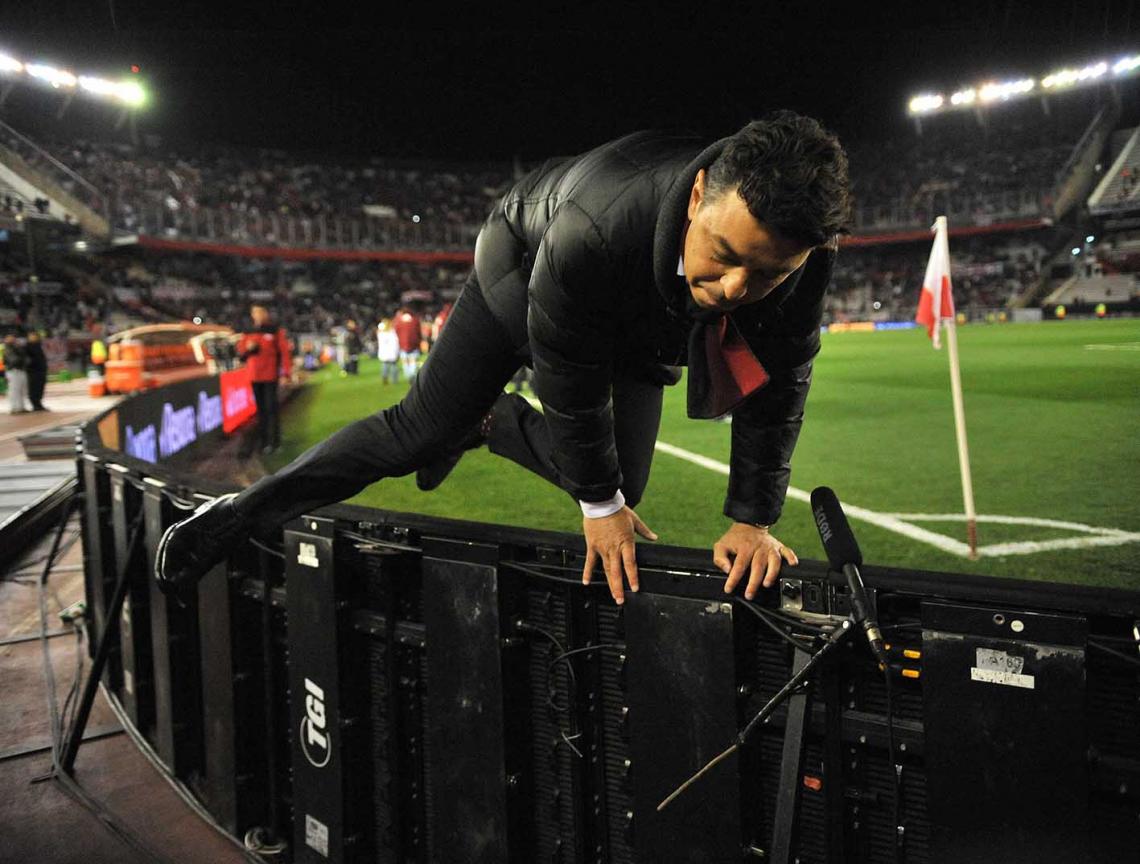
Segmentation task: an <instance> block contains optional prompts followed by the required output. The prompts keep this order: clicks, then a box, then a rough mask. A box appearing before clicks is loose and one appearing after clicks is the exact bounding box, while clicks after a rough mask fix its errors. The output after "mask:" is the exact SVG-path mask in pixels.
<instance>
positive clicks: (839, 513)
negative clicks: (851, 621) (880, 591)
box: [811, 486, 890, 669]
mask: <svg viewBox="0 0 1140 864" xmlns="http://www.w3.org/2000/svg"><path fill="white" fill-rule="evenodd" d="M811 512H812V515H813V516H814V517H815V526H816V528H818V529H819V539H820V540H822V541H823V551H824V552H825V553H826V554H827V561H828V563H829V564H830V565H831V569H832V570H837V571H840V572H842V573H843V575H844V576H845V577H846V578H847V587H848V589H849V590H850V591H851V610H852V612H853V613H854V616H855V622H856V623H857V624H859V625H860V626H861V627H862V628H863V632H864V633H865V634H866V636H867V642H868V643H869V644H870V646H871V653H872V654H874V655H875V659H876V660H878V661H879V665H880V666H882V667H883V668H884V669H886V668H887V665H888V663H889V662H890V661H889V659H888V657H887V652H886V649H885V648H883V634H882V631H881V630H879V622H878V621H876V620H875V613H874V610H873V609H872V608H871V604H870V603H869V602H868V600H867V589H866V587H865V586H864V585H863V577H862V576H861V575H859V566H860V565H861V564H862V563H863V554H862V553H861V552H860V551H859V544H858V543H856V542H855V535H854V534H852V533H851V526H850V525H848V524H847V517H846V516H844V515H843V508H842V507H840V506H839V499H838V498H837V497H836V496H835V493H834V492H832V491H831V490H830V489H829V488H827V487H826V486H819V487H818V488H816V489H813V490H812V493H811Z"/></svg>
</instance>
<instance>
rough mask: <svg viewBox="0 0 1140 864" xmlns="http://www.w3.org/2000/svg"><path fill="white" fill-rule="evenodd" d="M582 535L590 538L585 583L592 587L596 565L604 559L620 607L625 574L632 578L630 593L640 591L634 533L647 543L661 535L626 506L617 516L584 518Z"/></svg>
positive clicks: (630, 580) (623, 595) (608, 580)
mask: <svg viewBox="0 0 1140 864" xmlns="http://www.w3.org/2000/svg"><path fill="white" fill-rule="evenodd" d="M582 533H583V534H584V535H585V536H586V566H585V567H584V568H583V569H582V584H584V585H589V584H590V579H591V577H592V576H593V575H594V566H595V565H596V564H597V563H598V560H599V559H600V560H601V562H602V566H604V567H605V569H606V581H607V582H609V584H610V593H611V594H612V595H613V597H614V600H615V601H616V602H617V603H618V604H621V603H624V602H625V588H624V584H623V580H622V573H623V572H624V573H625V575H626V576H627V577H628V578H629V588H630V590H631V591H636V590H637V589H638V583H637V552H636V550H635V548H634V547H635V541H634V534H635V533H637V534H640V535H641V536H642V537H644V538H645V539H646V540H656V539H657V535H656V534H655V533H654V532H653V531H652V530H650V528H649V526H648V525H646V524H645V523H644V522H642V521H641V518H640V517H639V516H638V515H637V514H636V513H634V512H633V510H632V509H631V508H630V507H623V508H622V509H621V510H618V511H617V512H616V513H613V514H611V515H609V516H603V517H601V518H599V519H591V518H589V517H588V516H587V517H584V518H583V519H582Z"/></svg>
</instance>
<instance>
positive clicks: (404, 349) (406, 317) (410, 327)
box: [392, 306, 420, 383]
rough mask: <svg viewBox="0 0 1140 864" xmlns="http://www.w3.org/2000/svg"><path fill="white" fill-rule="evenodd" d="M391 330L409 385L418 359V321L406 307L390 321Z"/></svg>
mask: <svg viewBox="0 0 1140 864" xmlns="http://www.w3.org/2000/svg"><path fill="white" fill-rule="evenodd" d="M392 329H393V330H395V331H396V338H397V339H398V340H399V342H400V361H401V362H402V363H403V365H404V377H405V378H407V379H408V382H409V383H410V382H411V380H412V379H413V378H415V377H416V366H417V364H418V363H419V359H420V319H419V318H417V317H416V316H415V315H413V314H412V312H411V310H410V309H408V308H407V307H406V306H404V307H401V309H400V311H399V312H397V313H396V317H395V318H394V319H393V320H392Z"/></svg>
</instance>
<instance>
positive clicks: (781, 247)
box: [683, 169, 813, 312]
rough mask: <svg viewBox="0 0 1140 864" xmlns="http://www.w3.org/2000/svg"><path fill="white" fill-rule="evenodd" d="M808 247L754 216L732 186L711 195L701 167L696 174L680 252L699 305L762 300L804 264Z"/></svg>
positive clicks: (721, 305)
mask: <svg viewBox="0 0 1140 864" xmlns="http://www.w3.org/2000/svg"><path fill="white" fill-rule="evenodd" d="M812 248H813V247H811V246H803V245H801V244H799V243H797V242H795V241H793V240H790V239H789V238H788V237H785V236H784V235H783V234H781V233H780V232H778V231H776V230H775V229H774V228H769V227H767V226H766V225H765V224H764V223H763V222H760V221H758V220H757V219H756V217H755V216H753V215H752V214H751V213H749V212H748V205H747V204H745V203H744V199H743V198H741V197H740V195H739V194H738V193H737V192H735V191H733V192H726V193H725V194H723V195H721V196H720V197H719V198H716V199H710V198H709V197H708V196H707V195H706V194H705V171H704V170H703V169H702V170H701V171H699V172H698V173H697V178H696V180H694V181H693V190H692V192H691V193H690V195H689V230H688V232H687V233H686V235H685V248H684V252H683V257H684V263H685V280H686V281H687V282H688V283H689V292H690V293H691V294H692V295H693V300H694V301H695V302H696V304H697V305H698V306H700V307H702V308H704V309H719V310H721V311H725V312H727V311H729V310H730V309H735V308H736V307H737V306H744V305H745V304H748V303H755V302H757V301H758V300H763V299H764V298H765V297H767V296H768V295H769V294H771V293H772V292H773V291H774V290H776V288H777V287H779V285H780V283H781V282H783V281H784V280H785V279H787V278H788V276H790V275H791V274H792V273H793V272H795V271H796V270H797V269H799V268H800V267H801V266H802V265H803V263H804V261H806V260H807V257H808V255H809V254H810V253H811V251H812Z"/></svg>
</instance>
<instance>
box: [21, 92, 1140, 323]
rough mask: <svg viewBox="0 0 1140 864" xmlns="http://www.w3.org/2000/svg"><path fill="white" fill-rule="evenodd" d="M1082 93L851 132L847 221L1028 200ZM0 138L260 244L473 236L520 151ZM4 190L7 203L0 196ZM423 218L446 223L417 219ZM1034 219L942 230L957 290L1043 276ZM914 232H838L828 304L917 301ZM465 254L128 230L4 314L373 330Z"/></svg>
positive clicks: (70, 185) (52, 170)
mask: <svg viewBox="0 0 1140 864" xmlns="http://www.w3.org/2000/svg"><path fill="white" fill-rule="evenodd" d="M1031 109H1032V110H1031ZM1034 111H1035V112H1036V113H1033V112H1034ZM1094 111H1095V106H1093V105H1091V104H1090V105H1087V106H1082V107H1081V108H1079V109H1078V108H1075V107H1074V106H1073V105H1071V104H1070V105H1069V106H1068V107H1066V108H1064V109H1063V110H1057V111H1055V112H1054V113H1053V114H1052V115H1043V114H1042V113H1041V111H1040V109H1039V107H1036V108H1035V107H1033V106H1032V105H1029V104H1028V103H1027V105H1026V106H1022V108H1020V109H1016V110H1014V109H1012V108H1011V109H1010V110H1007V111H1004V112H1002V113H1001V114H998V113H997V112H994V113H993V114H992V115H990V117H989V118H988V119H987V121H986V125H980V124H979V122H978V120H977V118H976V117H975V116H974V115H973V114H971V113H970V112H960V113H958V114H954V115H948V116H944V117H937V118H930V119H929V120H924V122H923V128H922V130H921V134H920V132H919V131H918V130H910V131H908V132H907V134H901V135H894V134H892V135H887V136H886V137H885V138H884V140H882V141H873V140H868V141H867V142H859V143H858V144H852V143H851V142H848V144H849V146H848V149H849V151H850V156H851V165H852V177H853V182H854V187H855V195H856V203H857V206H858V208H859V210H858V213H859V219H860V220H861V221H860V222H859V223H857V224H856V226H855V233H856V234H859V233H878V232H879V231H885V230H891V229H900V228H904V227H910V228H914V227H920V228H925V227H928V226H929V224H930V222H931V221H932V220H933V217H934V215H936V214H938V213H947V212H949V213H952V214H953V213H957V214H958V215H957V217H955V219H954V220H952V225H955V224H956V225H959V226H960V225H962V224H963V223H964V222H966V221H968V222H973V223H975V224H987V223H988V222H992V221H995V220H998V219H1005V218H1011V217H1016V216H1019V215H1021V216H1029V215H1033V216H1037V215H1042V214H1043V212H1044V211H1043V210H1042V207H1043V206H1047V204H1048V196H1049V194H1050V193H1051V191H1052V189H1053V188H1054V186H1055V183H1056V180H1057V178H1058V172H1059V171H1060V169H1061V168H1062V167H1063V166H1064V165H1065V163H1066V161H1067V160H1068V159H1069V158H1070V156H1071V155H1072V152H1073V148H1074V145H1075V143H1076V142H1077V140H1078V139H1079V138H1080V136H1081V134H1082V133H1083V131H1084V130H1085V129H1086V128H1087V126H1088V124H1089V121H1090V120H1091V119H1092V116H1093V113H1094ZM0 144H3V145H4V146H5V147H7V148H8V149H9V150H11V151H15V152H16V153H17V154H18V155H19V156H20V157H21V158H22V159H24V160H25V161H26V162H28V163H29V164H31V165H32V167H33V168H36V169H37V170H40V171H43V172H45V173H48V174H50V175H51V177H52V179H53V181H54V182H56V183H57V184H59V185H60V186H62V187H63V189H64V190H65V191H66V192H68V193H70V194H71V195H73V196H74V197H76V198H78V199H79V200H80V201H82V202H83V203H85V204H86V205H88V206H89V207H91V208H92V209H94V210H95V211H96V212H98V213H101V214H103V215H105V216H108V217H110V218H111V220H112V222H113V223H114V224H115V226H116V227H118V228H121V229H126V230H130V231H141V232H142V233H157V234H165V235H167V236H176V237H185V236H186V231H187V226H197V228H203V227H207V226H208V228H209V230H210V231H211V232H212V233H211V234H210V239H215V240H219V241H220V240H229V241H244V242H253V243H256V244H259V245H260V244H267V245H298V246H305V245H308V246H313V245H318V246H319V245H338V244H339V245H357V246H365V245H370V244H371V245H376V246H385V245H387V246H393V245H395V246H397V247H403V246H405V245H413V246H414V245H417V244H416V243H414V242H412V243H410V244H409V243H408V241H409V237H411V235H410V234H409V233H408V231H411V230H416V231H418V230H421V229H423V230H424V231H425V232H427V233H426V234H425V242H424V245H426V246H428V247H429V248H449V247H453V248H462V249H464V250H466V251H470V250H471V248H472V243H473V240H474V236H475V233H476V231H477V230H478V226H479V225H480V224H481V222H482V220H483V218H484V215H485V213H486V211H487V210H488V208H489V207H490V206H491V204H492V202H493V201H494V199H495V198H496V197H497V196H498V195H500V194H502V192H503V190H504V189H505V188H506V187H507V185H509V183H510V182H511V181H512V179H513V178H514V176H516V175H517V173H518V171H519V170H521V168H520V167H518V166H509V165H506V164H499V165H490V164H486V165H446V164H438V163H437V164H431V163H426V162H425V163H423V164H411V163H407V162H403V161H394V160H385V159H382V158H378V157H377V158H361V159H356V160H351V159H328V158H325V157H317V156H312V155H307V154H298V153H287V152H283V151H276V150H241V149H237V148H228V147H220V146H212V145H211V146H190V145H177V146H174V145H167V144H163V143H161V142H159V141H157V140H154V139H151V138H145V137H144V140H143V143H141V144H139V145H130V144H126V143H124V142H121V141H118V142H108V141H95V140H91V139H87V138H71V139H68V140H67V141H65V142H61V143H54V144H53V143H51V142H50V141H45V140H43V139H42V138H40V139H37V142H36V144H33V143H32V142H31V141H30V140H28V139H26V138H24V137H23V136H21V135H20V134H19V133H16V132H14V131H13V130H10V129H9V128H8V127H0ZM64 166H66V169H67V170H64ZM42 203H43V209H44V210H46V209H47V206H48V204H47V201H46V200H44V201H43V202H42ZM0 206H3V207H4V208H5V209H8V208H9V207H10V208H11V210H12V211H14V210H15V208H16V207H17V206H19V205H18V204H17V203H16V202H15V201H12V202H6V201H4V200H3V199H2V198H0ZM156 214H157V216H156ZM341 220H355V224H356V227H352V226H350V225H348V224H347V223H344V222H342V221H341ZM360 225H364V226H365V228H364V229H361V227H360ZM287 226H288V228H287ZM298 226H300V227H298ZM432 226H436V227H439V226H442V227H444V228H446V229H447V233H446V235H442V234H433V233H431V230H434V229H433V227H432ZM195 230H197V229H195ZM362 230H363V232H364V233H360V232H361V231H362ZM298 231H300V233H297V232H298ZM354 232H355V233H354ZM1041 233H1042V232H1032V231H1030V232H1022V233H1016V234H1009V233H1005V234H1002V235H998V236H977V237H969V238H960V239H956V240H954V242H953V243H952V245H951V249H952V255H953V258H954V274H955V286H954V289H955V297H956V299H957V303H958V308H959V310H961V311H966V312H967V314H971V311H972V310H973V311H980V310H992V309H996V308H999V307H1001V306H1003V305H1004V304H1005V303H1006V302H1007V301H1008V300H1009V298H1010V297H1012V296H1017V295H1020V294H1022V293H1024V292H1026V291H1029V290H1030V289H1032V288H1034V287H1035V286H1037V285H1038V283H1040V282H1041V280H1042V279H1043V278H1045V276H1046V275H1047V274H1045V273H1044V272H1043V270H1044V269H1045V267H1046V263H1045V262H1046V260H1047V259H1048V257H1049V254H1050V252H1051V251H1056V250H1055V249H1050V248H1048V242H1047V241H1045V240H1043V239H1042V237H1041ZM444 237H445V239H444V240H441V238H444ZM334 240H335V241H336V242H335V243H334V242H333V241H334ZM1135 246H1136V244H1133V243H1127V244H1124V245H1123V246H1122V247H1121V248H1113V249H1103V250H1099V251H1098V258H1099V259H1100V261H1101V263H1102V264H1103V267H1104V270H1105V272H1113V271H1114V270H1115V271H1120V270H1124V271H1129V272H1131V271H1135V270H1137V269H1140V266H1138V264H1137V262H1138V261H1140V252H1137V251H1136V249H1135ZM928 251H929V244H928V243H927V242H925V241H924V242H912V243H905V244H897V245H890V244H887V245H882V244H881V245H876V246H848V247H845V248H844V249H843V250H842V252H841V254H840V257H839V263H838V267H837V270H836V275H835V283H834V286H833V288H832V291H831V293H830V295H829V300H828V308H827V320H828V321H843V320H868V319H886V320H909V319H910V318H913V315H914V308H915V305H916V303H917V298H918V290H919V287H920V286H921V282H922V276H923V271H924V268H925V264H926V257H927V253H928ZM53 268H54V269H53ZM467 270H468V265H464V264H451V263H440V264H422V263H411V262H370V261H361V262H357V261H343V260H315V261H280V260H277V259H272V260H270V259H264V258H246V257H239V256H237V255H208V254H204V253H178V254H169V253H159V252H147V251H142V250H139V249H137V248H134V249H124V250H120V251H118V252H111V253H104V254H99V255H86V256H74V257H70V258H67V259H66V261H64V260H62V259H56V260H55V262H54V263H53V262H52V261H49V260H43V261H40V262H39V274H38V275H39V278H38V280H31V279H29V278H28V268H27V267H26V266H19V265H16V264H14V263H13V262H12V261H10V260H5V259H0V324H7V325H13V324H18V325H20V326H25V327H29V328H31V329H37V330H41V331H43V332H45V333H47V334H56V335H63V334H66V333H71V334H72V335H73V336H74V335H75V334H76V333H86V334H90V333H95V332H98V333H101V334H108V333H110V332H113V331H114V330H116V329H121V328H122V327H125V326H130V325H131V324H136V323H142V322H147V321H163V320H172V319H185V320H193V319H195V318H199V319H201V320H203V321H211V322H217V323H220V324H224V325H229V326H233V327H235V328H236V329H241V328H242V327H243V326H244V322H245V318H246V315H247V313H248V309H249V304H250V303H251V302H259V303H263V304H265V305H267V306H269V307H270V309H271V310H272V312H273V314H274V316H275V318H276V319H277V320H278V322H279V323H280V324H281V325H282V326H284V327H286V328H287V329H288V330H289V331H290V332H291V333H309V334H328V333H329V332H330V331H333V330H335V329H337V328H341V327H343V326H344V325H345V323H346V322H347V321H349V320H354V321H357V322H359V323H360V325H361V332H362V333H363V334H365V336H366V338H372V336H373V335H374V332H375V325H376V323H377V322H378V321H381V320H383V319H387V318H390V317H391V316H392V315H393V314H394V313H395V312H396V311H397V310H398V309H400V308H402V307H405V306H411V308H412V309H413V310H414V311H415V312H416V313H417V314H420V315H422V316H425V317H426V318H431V317H432V316H433V315H434V314H435V313H436V311H437V310H439V309H440V308H441V307H443V306H444V305H445V304H446V303H448V302H449V301H453V300H454V299H455V297H456V296H458V293H459V291H460V290H461V288H462V285H463V282H464V279H465V278H466V274H467Z"/></svg>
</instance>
